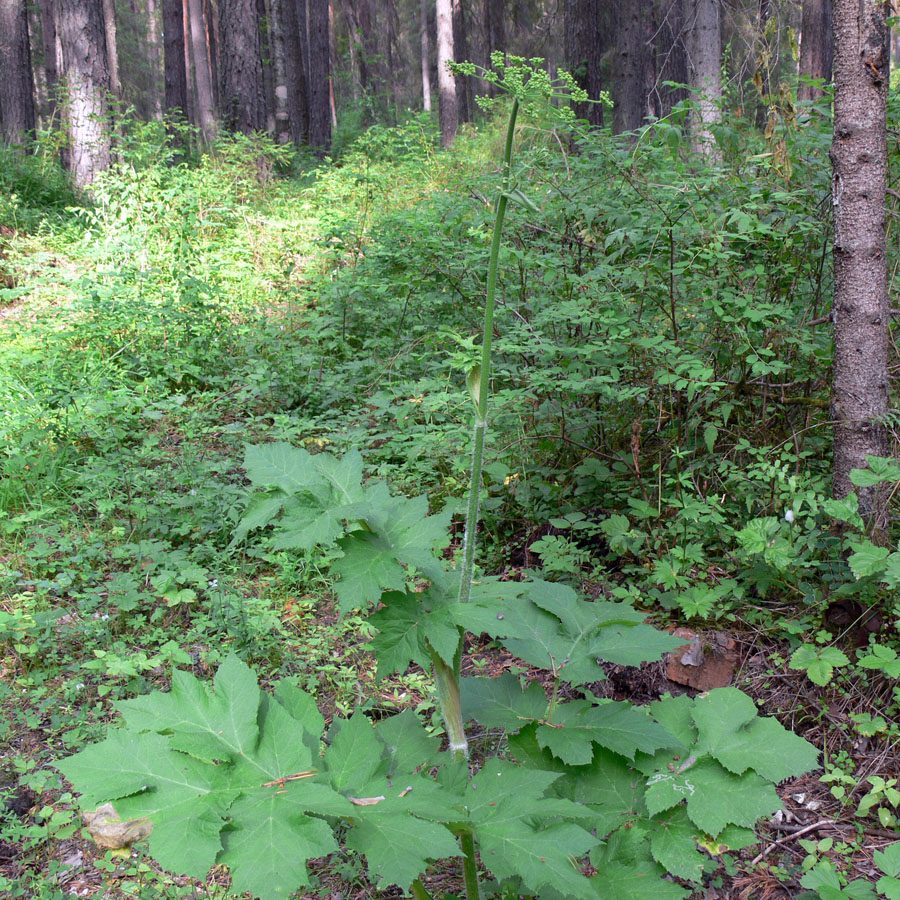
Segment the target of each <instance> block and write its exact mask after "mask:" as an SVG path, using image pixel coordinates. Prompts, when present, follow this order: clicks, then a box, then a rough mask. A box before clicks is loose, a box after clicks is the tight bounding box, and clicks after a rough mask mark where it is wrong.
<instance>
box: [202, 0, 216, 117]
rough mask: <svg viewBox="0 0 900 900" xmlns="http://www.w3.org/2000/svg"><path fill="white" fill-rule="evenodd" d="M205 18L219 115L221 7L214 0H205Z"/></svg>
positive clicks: (207, 48) (214, 93)
mask: <svg viewBox="0 0 900 900" xmlns="http://www.w3.org/2000/svg"><path fill="white" fill-rule="evenodd" d="M203 19H204V21H205V22H206V56H207V58H208V59H209V71H210V73H211V75H212V88H213V109H215V110H216V114H217V115H218V110H219V105H220V99H219V39H218V34H219V7H218V5H217V4H216V3H215V2H213V0H203Z"/></svg>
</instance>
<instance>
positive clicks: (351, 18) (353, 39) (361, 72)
mask: <svg viewBox="0 0 900 900" xmlns="http://www.w3.org/2000/svg"><path fill="white" fill-rule="evenodd" d="M341 9H342V10H343V13H344V19H345V21H346V22H347V32H348V39H349V45H350V68H351V75H350V84H351V92H352V95H353V99H354V100H358V99H359V95H360V93H363V94H365V93H366V92H367V91H368V89H369V67H368V65H367V63H366V56H367V54H366V48H365V45H364V44H363V39H362V33H361V29H360V24H359V19H358V17H357V14H356V9H355V8H354V6H353V3H352V0H341ZM354 74H355V76H356V77H355V78H354Z"/></svg>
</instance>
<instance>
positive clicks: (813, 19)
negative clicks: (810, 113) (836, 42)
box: [797, 0, 834, 100]
mask: <svg viewBox="0 0 900 900" xmlns="http://www.w3.org/2000/svg"><path fill="white" fill-rule="evenodd" d="M833 55H834V47H833V40H832V27H831V0H803V12H802V15H801V19H800V87H799V88H798V89H797V99H798V100H817V99H818V98H820V97H821V96H822V90H821V88H816V87H813V86H812V85H811V84H810V83H809V80H810V79H819V78H821V79H823V80H824V81H826V82H828V81H831V66H832V58H833Z"/></svg>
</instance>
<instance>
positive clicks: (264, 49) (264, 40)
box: [256, 0, 275, 134]
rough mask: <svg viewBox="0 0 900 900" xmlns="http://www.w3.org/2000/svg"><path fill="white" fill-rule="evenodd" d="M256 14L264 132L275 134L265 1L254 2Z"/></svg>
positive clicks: (272, 83)
mask: <svg viewBox="0 0 900 900" xmlns="http://www.w3.org/2000/svg"><path fill="white" fill-rule="evenodd" d="M256 14H257V18H258V20H259V55H260V62H261V64H262V84H263V102H264V104H265V105H264V108H263V118H264V122H265V129H266V131H268V133H269V134H275V76H274V73H273V71H272V32H271V30H270V28H269V9H268V2H267V0H256Z"/></svg>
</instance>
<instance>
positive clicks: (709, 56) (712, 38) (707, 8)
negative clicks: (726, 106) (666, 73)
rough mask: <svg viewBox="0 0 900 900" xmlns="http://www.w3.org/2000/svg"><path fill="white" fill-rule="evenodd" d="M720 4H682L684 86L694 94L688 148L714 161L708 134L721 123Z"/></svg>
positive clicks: (700, 0) (715, 0) (704, 0)
mask: <svg viewBox="0 0 900 900" xmlns="http://www.w3.org/2000/svg"><path fill="white" fill-rule="evenodd" d="M719 2H720V0H685V20H686V22H685V28H686V34H685V46H686V48H687V55H688V83H689V84H690V86H691V88H692V90H693V92H694V96H693V99H694V112H693V114H692V116H691V126H690V127H691V145H692V146H693V148H694V152H695V153H699V154H701V155H703V156H706V157H707V158H709V159H716V158H717V157H718V155H719V151H718V149H717V147H716V143H715V138H714V137H713V135H712V132H711V131H710V126H711V125H716V124H717V123H718V122H720V121H721V118H722V110H721V102H722V68H721V67H722V53H721V47H722V21H721V17H720V9H719Z"/></svg>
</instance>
